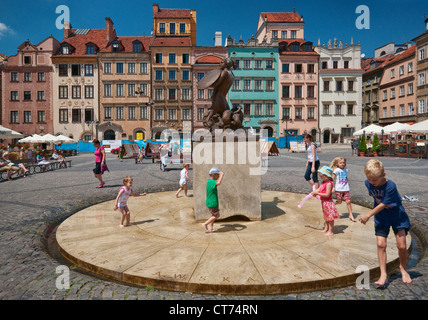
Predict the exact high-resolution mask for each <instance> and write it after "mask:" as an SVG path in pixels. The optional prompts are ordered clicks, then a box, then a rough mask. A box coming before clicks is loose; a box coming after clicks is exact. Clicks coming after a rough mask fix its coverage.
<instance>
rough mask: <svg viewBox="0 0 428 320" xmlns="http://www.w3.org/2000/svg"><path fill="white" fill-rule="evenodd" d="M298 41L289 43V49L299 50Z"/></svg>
mask: <svg viewBox="0 0 428 320" xmlns="http://www.w3.org/2000/svg"><path fill="white" fill-rule="evenodd" d="M299 47H300V46H299V43H297V42H295V43H293V44H292V45H291V49H292V50H293V51H294V52H299Z"/></svg>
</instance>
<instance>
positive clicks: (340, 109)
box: [335, 104, 342, 116]
mask: <svg viewBox="0 0 428 320" xmlns="http://www.w3.org/2000/svg"><path fill="white" fill-rule="evenodd" d="M335 115H336V116H340V115H342V105H341V104H336V113H335Z"/></svg>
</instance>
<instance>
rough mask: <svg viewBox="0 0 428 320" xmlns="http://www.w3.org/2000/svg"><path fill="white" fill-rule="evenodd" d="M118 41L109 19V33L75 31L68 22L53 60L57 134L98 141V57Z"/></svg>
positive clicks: (103, 30) (84, 30) (55, 129)
mask: <svg viewBox="0 0 428 320" xmlns="http://www.w3.org/2000/svg"><path fill="white" fill-rule="evenodd" d="M115 38H116V31H115V30H114V28H113V22H112V21H111V19H110V18H106V28H105V29H87V28H78V29H73V28H72V26H71V24H70V23H69V22H65V24H64V39H63V40H62V41H61V43H60V48H59V50H58V51H57V52H56V53H55V54H54V55H53V56H52V63H53V65H54V73H53V81H52V84H53V92H54V95H53V105H52V106H53V118H54V131H55V134H64V135H66V136H68V137H70V138H73V139H75V140H84V141H91V140H92V139H94V138H96V137H98V136H97V123H99V122H100V113H99V107H100V106H99V67H98V53H99V52H100V51H101V50H103V49H105V48H106V46H107V45H108V44H109V43H110V42H111V41H112V40H113V39H115Z"/></svg>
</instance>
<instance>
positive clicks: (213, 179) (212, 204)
mask: <svg viewBox="0 0 428 320" xmlns="http://www.w3.org/2000/svg"><path fill="white" fill-rule="evenodd" d="M223 176H224V172H221V171H220V170H219V169H217V168H216V167H212V168H211V170H210V178H209V179H208V181H207V198H206V204H207V207H208V209H209V211H210V213H211V217H210V218H209V219H208V220H207V221H205V223H203V224H202V226H203V227H204V229H205V232H207V233H211V232H215V231H214V230H213V228H214V221H216V220H217V219H218V218H219V217H220V211H219V210H218V196H217V186H219V185H220V184H221V181H222V180H223Z"/></svg>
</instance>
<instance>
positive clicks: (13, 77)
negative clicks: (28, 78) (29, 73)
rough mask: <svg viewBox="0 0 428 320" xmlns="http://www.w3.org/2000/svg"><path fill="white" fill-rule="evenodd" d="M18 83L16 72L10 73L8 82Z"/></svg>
mask: <svg viewBox="0 0 428 320" xmlns="http://www.w3.org/2000/svg"><path fill="white" fill-rule="evenodd" d="M17 81H18V72H11V73H10V82H17Z"/></svg>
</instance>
